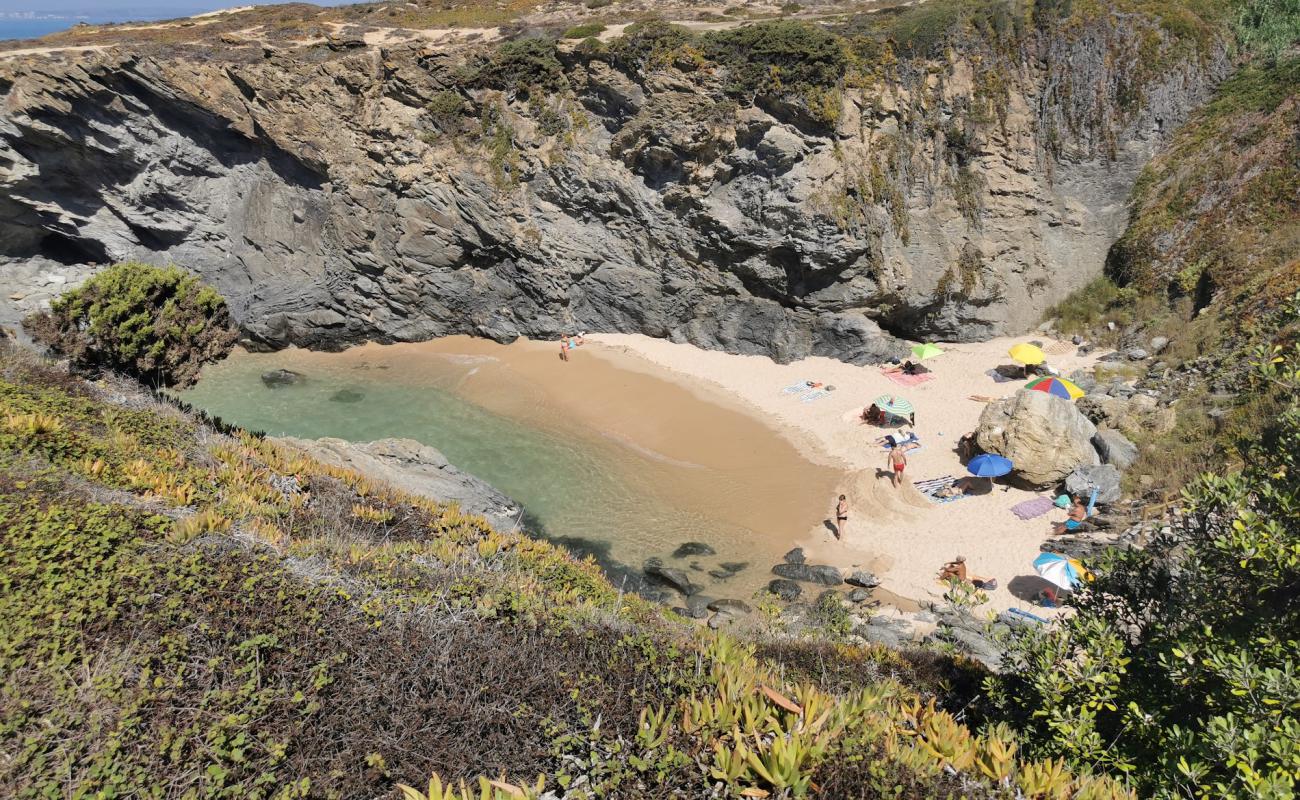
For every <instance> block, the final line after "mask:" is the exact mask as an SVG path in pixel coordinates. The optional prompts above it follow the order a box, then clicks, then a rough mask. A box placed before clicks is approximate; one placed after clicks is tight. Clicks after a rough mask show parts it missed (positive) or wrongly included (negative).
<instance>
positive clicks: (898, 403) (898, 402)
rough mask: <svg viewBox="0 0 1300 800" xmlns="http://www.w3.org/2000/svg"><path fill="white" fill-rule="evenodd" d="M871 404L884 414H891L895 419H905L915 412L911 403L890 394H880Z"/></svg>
mask: <svg viewBox="0 0 1300 800" xmlns="http://www.w3.org/2000/svg"><path fill="white" fill-rule="evenodd" d="M872 402H873V403H874V404H875V405H876V407H877V408H879V409H880V410H882V411H884V412H885V413H886V414H893V415H894V416H896V417H906V416H908V415H909V414H911V413H912V412H913V411H914V410H915V409H913V408H912V404H911V403H909V402H908V401H906V400H904V399H903V398H901V397H895V396H894V395H892V394H882V395H881V396H879V397H877V398H876V399H875V400H873V401H872Z"/></svg>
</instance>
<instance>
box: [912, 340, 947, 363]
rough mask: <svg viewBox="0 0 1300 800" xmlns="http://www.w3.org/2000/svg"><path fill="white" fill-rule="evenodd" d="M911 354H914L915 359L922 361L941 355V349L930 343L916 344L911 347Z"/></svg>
mask: <svg viewBox="0 0 1300 800" xmlns="http://www.w3.org/2000/svg"><path fill="white" fill-rule="evenodd" d="M912 355H914V356H916V360H917V361H924V360H926V359H927V358H933V357H934V356H941V355H943V351H942V350H940V349H939V348H938V347H937V346H935V345H932V344H918V345H915V346H913V347H912Z"/></svg>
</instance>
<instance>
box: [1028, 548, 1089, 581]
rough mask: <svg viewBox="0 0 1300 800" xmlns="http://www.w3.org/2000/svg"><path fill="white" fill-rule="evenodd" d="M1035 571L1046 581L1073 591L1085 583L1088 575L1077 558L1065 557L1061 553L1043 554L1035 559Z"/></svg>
mask: <svg viewBox="0 0 1300 800" xmlns="http://www.w3.org/2000/svg"><path fill="white" fill-rule="evenodd" d="M1034 569H1035V570H1037V572H1038V574H1039V575H1041V576H1043V578H1044V579H1046V580H1049V581H1051V582H1052V583H1054V584H1056V585H1057V586H1059V587H1061V588H1062V589H1073V588H1074V587H1076V586H1078V585H1079V584H1080V583H1082V582H1083V580H1084V578H1085V577H1086V576H1087V575H1088V570H1086V569H1084V566H1083V564H1082V563H1080V562H1079V559H1077V558H1070V557H1069V556H1063V555H1061V554H1060V553H1043V554H1041V555H1039V556H1038V558H1035V559H1034Z"/></svg>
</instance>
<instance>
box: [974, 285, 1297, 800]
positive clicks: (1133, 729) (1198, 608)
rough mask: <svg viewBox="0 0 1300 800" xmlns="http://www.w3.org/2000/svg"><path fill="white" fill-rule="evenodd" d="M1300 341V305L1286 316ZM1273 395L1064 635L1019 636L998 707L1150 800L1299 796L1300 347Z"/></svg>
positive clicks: (1089, 593)
mask: <svg viewBox="0 0 1300 800" xmlns="http://www.w3.org/2000/svg"><path fill="white" fill-rule="evenodd" d="M1286 313H1287V315H1288V317H1289V322H1288V323H1287V324H1288V325H1289V326H1290V330H1291V334H1292V335H1295V333H1296V331H1297V330H1300V295H1298V296H1297V297H1296V298H1295V301H1294V302H1293V304H1291V305H1290V306H1289V308H1288V310H1287V312H1286ZM1254 363H1255V372H1254V378H1255V380H1256V381H1257V382H1258V383H1257V386H1256V387H1255V391H1256V392H1257V393H1259V394H1262V395H1264V396H1271V397H1273V398H1274V400H1275V401H1276V402H1275V405H1274V408H1273V409H1272V413H1270V414H1269V415H1268V417H1267V421H1266V422H1265V423H1264V424H1263V426H1262V427H1263V431H1262V436H1261V437H1260V438H1258V439H1254V440H1250V441H1244V442H1242V443H1241V446H1242V447H1243V449H1244V450H1245V455H1246V458H1245V467H1244V469H1242V471H1241V472H1240V473H1232V474H1230V473H1223V472H1221V471H1220V472H1216V473H1206V474H1205V475H1204V476H1203V477H1201V478H1200V479H1199V480H1197V481H1196V482H1195V483H1194V484H1193V485H1191V486H1189V487H1188V489H1187V491H1186V493H1185V495H1184V502H1185V504H1186V508H1187V516H1186V517H1185V518H1184V519H1183V521H1182V522H1181V523H1180V524H1179V525H1177V526H1176V527H1175V528H1173V529H1172V530H1171V531H1170V532H1168V533H1166V534H1162V535H1161V536H1158V537H1156V538H1155V540H1154V541H1152V542H1150V543H1149V544H1148V545H1147V547H1145V548H1143V549H1135V550H1122V551H1121V550H1116V551H1112V552H1111V553H1110V554H1109V555H1108V557H1107V558H1106V559H1105V560H1104V561H1103V562H1102V563H1101V564H1099V565H1097V579H1096V581H1095V582H1094V583H1093V584H1091V585H1090V586H1088V587H1087V589H1086V590H1085V591H1083V592H1081V593H1080V594H1079V596H1078V597H1077V599H1076V600H1075V601H1074V603H1073V605H1074V607H1075V608H1076V611H1077V613H1076V615H1074V616H1073V617H1070V618H1068V621H1067V622H1066V623H1065V624H1064V625H1063V626H1061V627H1059V628H1050V629H1036V630H1031V631H1027V632H1023V633H1021V634H1019V635H1018V637H1017V639H1016V641H1015V650H1014V652H1015V657H1014V658H1013V659H1012V661H1011V664H1012V668H1011V669H1010V670H1009V671H1008V673H1007V674H1005V675H1004V676H1002V677H1000V678H998V679H996V680H993V681H992V682H991V688H992V689H993V690H994V696H995V698H996V700H997V702H998V703H999V704H1000V705H1001V707H1002V708H1003V709H1004V711H1005V712H1006V713H1007V714H1008V716H1009V718H1010V719H1011V720H1013V721H1014V722H1015V724H1017V725H1018V726H1019V727H1021V728H1022V729H1023V730H1024V731H1025V732H1026V735H1027V739H1026V740H1027V742H1029V743H1030V747H1031V750H1032V751H1033V752H1035V753H1036V754H1038V755H1040V756H1059V757H1063V758H1065V759H1066V760H1067V761H1068V762H1070V763H1072V764H1075V765H1077V766H1079V767H1082V766H1083V765H1092V766H1093V767H1098V768H1102V769H1105V770H1108V771H1113V772H1116V773H1118V774H1128V775H1130V776H1131V779H1132V781H1133V782H1134V783H1135V785H1136V786H1137V787H1138V788H1139V790H1140V791H1141V792H1142V793H1143V795H1144V796H1154V797H1187V796H1197V797H1221V798H1232V797H1243V798H1244V797H1278V798H1281V797H1292V796H1294V792H1295V789H1296V787H1297V786H1298V785H1300V663H1297V644H1298V643H1297V632H1300V603H1297V602H1296V600H1297V594H1296V587H1297V586H1300V401H1298V400H1297V397H1300V348H1292V349H1290V351H1289V353H1284V352H1283V350H1282V348H1281V347H1280V346H1276V347H1261V348H1259V349H1258V350H1257V351H1256V357H1255V359H1254Z"/></svg>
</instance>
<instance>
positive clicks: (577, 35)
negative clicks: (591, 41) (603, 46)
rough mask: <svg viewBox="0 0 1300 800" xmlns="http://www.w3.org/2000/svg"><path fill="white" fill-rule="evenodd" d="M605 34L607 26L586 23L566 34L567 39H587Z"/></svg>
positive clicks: (574, 27) (570, 29)
mask: <svg viewBox="0 0 1300 800" xmlns="http://www.w3.org/2000/svg"><path fill="white" fill-rule="evenodd" d="M604 32H605V26H604V25H602V24H601V23H599V22H585V23H583V24H581V25H574V26H573V27H572V28H569V29H568V30H567V31H565V32H564V37H563V38H565V39H586V38H588V37H591V36H598V35H600V34H601V33H604Z"/></svg>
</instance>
